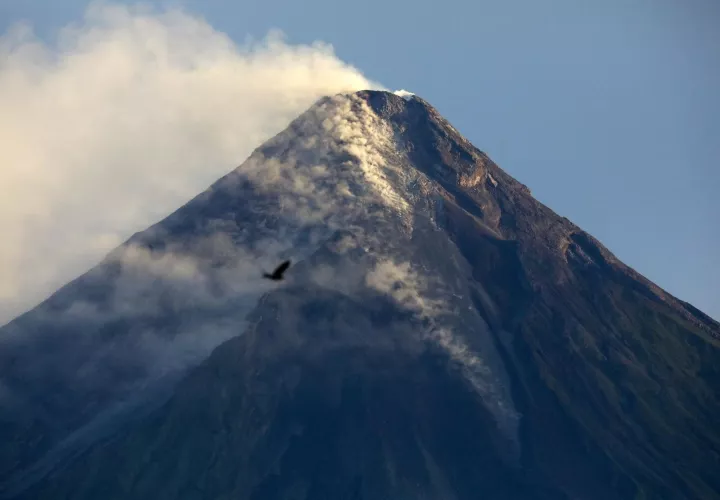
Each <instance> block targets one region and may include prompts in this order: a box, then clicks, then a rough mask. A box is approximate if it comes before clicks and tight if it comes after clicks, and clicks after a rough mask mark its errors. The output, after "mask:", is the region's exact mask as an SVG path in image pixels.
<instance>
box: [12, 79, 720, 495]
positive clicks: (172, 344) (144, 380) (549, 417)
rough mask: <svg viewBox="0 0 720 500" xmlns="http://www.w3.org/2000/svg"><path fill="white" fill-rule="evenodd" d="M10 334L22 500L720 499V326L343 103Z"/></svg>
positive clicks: (469, 169) (427, 123)
mask: <svg viewBox="0 0 720 500" xmlns="http://www.w3.org/2000/svg"><path fill="white" fill-rule="evenodd" d="M284 258H291V259H293V262H296V264H295V265H294V266H293V267H291V268H290V270H289V271H288V273H287V275H288V280H287V281H284V282H280V283H279V284H271V283H269V282H262V281H261V280H259V279H258V277H259V275H260V267H261V266H265V268H266V269H269V268H270V267H272V266H274V265H275V264H276V263H278V262H279V261H280V259H284ZM0 335H2V336H3V337H5V338H6V339H7V340H6V342H5V346H3V348H2V350H1V351H0V377H1V378H0V383H1V384H2V387H3V388H4V391H3V393H4V394H7V396H5V397H4V399H2V400H0V403H2V407H1V408H0V418H2V419H3V420H4V422H7V425H3V427H2V430H0V439H3V441H4V442H7V443H10V444H9V445H8V446H7V447H3V450H2V452H0V474H2V476H0V479H2V480H3V484H4V487H5V493H6V496H11V497H18V498H27V499H31V498H32V499H43V498H48V499H50V498H52V499H60V498H68V499H70V498H72V499H84V498H87V499H90V498H107V499H111V498H134V499H135V498H136V499H144V498H147V499H163V498H167V499H171V498H172V499H177V498H183V499H184V498H204V499H205V498H213V499H224V498H228V499H229V498H233V499H237V498H246V499H280V498H283V499H285V498H293V499H322V498H328V499H331V498H332V499H354V500H359V499H404V498H408V499H410V498H412V499H422V498H426V499H443V500H445V499H457V500H464V499H475V498H478V497H479V496H480V497H482V498H488V499H508V498H518V499H520V498H522V499H642V498H647V499H650V498H653V499H664V498H667V499H673V500H674V499H713V498H720V475H718V471H720V426H719V425H718V423H720V420H719V419H718V417H717V415H718V414H720V413H719V412H720V396H719V394H718V388H719V387H720V325H719V324H718V323H717V322H716V321H714V320H713V319H711V318H709V317H708V316H706V315H704V314H703V313H702V312H700V311H698V310H697V309H695V308H693V307H692V306H690V305H689V304H687V303H684V302H682V301H680V300H678V299H676V298H675V297H672V296H671V295H669V294H668V293H666V292H665V291H663V290H662V289H660V288H659V287H657V286H656V285H654V284H653V283H651V282H649V281H648V280H646V279H645V278H644V277H642V276H640V275H639V274H638V273H636V272H635V271H633V270H632V269H630V268H629V267H627V266H626V265H624V264H623V263H622V262H620V261H619V260H618V259H617V258H616V257H614V256H613V255H612V254H611V253H610V252H609V251H608V250H607V249H606V248H605V247H604V246H603V245H602V244H600V243H599V242H598V241H597V240H595V239H594V238H593V237H592V236H590V235H589V234H587V233H586V232H584V231H582V230H581V229H580V228H578V227H577V226H575V225H574V224H572V223H571V222H570V221H569V220H567V219H566V218H564V217H561V216H558V215H557V214H555V213H554V212H553V211H551V210H550V209H549V208H547V207H546V206H544V205H542V204H541V203H539V202H538V201H537V200H535V199H534V198H533V197H532V195H531V194H530V192H529V190H528V189H527V188H526V187H525V186H523V185H522V184H520V183H519V182H517V181H516V180H514V179H513V178H511V177H510V176H509V175H507V174H506V173H505V172H503V171H502V170H501V169H500V168H499V167H498V166H497V165H495V164H494V163H493V162H492V161H491V160H490V159H489V158H488V157H487V156H486V155H485V154H483V153H482V152H481V151H479V150H478V149H476V148H475V147H474V146H473V145H471V144H470V143H469V142H468V141H467V140H466V139H464V138H463V137H462V136H461V135H460V134H459V133H458V132H457V131H456V130H455V129H454V128H453V127H452V126H451V125H450V124H449V123H447V121H445V120H444V119H443V118H442V117H441V116H440V115H439V114H438V113H437V111H436V110H435V109H434V108H432V106H430V105H429V104H428V103H427V102H425V101H424V100H422V99H420V98H418V97H414V96H413V97H407V96H406V97H404V98H403V97H400V96H397V95H394V94H392V93H388V92H379V91H363V92H359V93H356V94H352V95H341V96H334V97H332V98H326V99H323V100H321V101H320V102H318V103H317V104H316V105H315V106H313V107H312V108H311V109H310V110H308V111H307V112H306V113H304V114H303V115H301V116H300V117H298V119H297V120H295V121H294V122H293V123H292V124H290V126H289V127H288V128H287V129H286V130H285V131H283V132H282V133H281V134H279V135H278V136H276V137H275V138H273V139H272V140H270V141H268V142H267V143H266V144H264V145H263V146H262V147H261V148H259V149H258V150H257V151H255V152H254V153H253V155H252V156H251V157H250V158H249V159H248V160H247V161H246V162H245V163H243V165H241V166H240V167H238V168H237V169H236V170H234V171H233V172H231V173H230V174H228V175H227V176H226V177H224V178H222V179H220V180H219V181H218V182H217V183H215V184H214V185H213V186H211V188H210V189H209V190H208V191H206V192H204V193H203V194H201V195H200V196H198V197H197V198H195V199H194V200H192V201H191V202H190V203H188V204H187V205H185V206H184V207H182V208H181V209H179V210H178V211H177V212H175V213H174V214H172V215H171V216H170V217H168V218H167V219H165V220H163V221H161V222H160V223H158V224H157V225H155V226H153V227H151V228H150V229H148V230H147V231H145V232H142V233H139V234H137V235H135V236H134V237H133V238H131V239H130V240H129V241H128V242H127V243H126V244H125V245H123V246H122V247H121V248H120V249H118V250H117V251H116V252H114V253H113V254H111V255H110V256H108V258H107V259H106V260H105V261H104V262H103V263H102V264H101V265H100V266H98V267H97V268H96V269H94V270H92V271H90V272H89V273H88V274H87V275H85V276H83V277H81V278H79V279H78V280H76V281H75V282H73V283H71V284H70V285H68V286H67V287H65V288H64V289H62V290H60V291H59V292H58V293H57V294H55V295H54V296H53V297H51V298H50V299H49V300H48V301H47V302H46V303H44V304H42V305H41V306H39V307H38V308H37V309H35V310H33V311H30V312H29V313H27V314H25V315H23V316H22V317H20V318H18V319H17V320H16V321H14V322H12V323H11V324H9V325H8V326H6V327H5V328H4V329H3V330H2V331H1V332H0Z"/></svg>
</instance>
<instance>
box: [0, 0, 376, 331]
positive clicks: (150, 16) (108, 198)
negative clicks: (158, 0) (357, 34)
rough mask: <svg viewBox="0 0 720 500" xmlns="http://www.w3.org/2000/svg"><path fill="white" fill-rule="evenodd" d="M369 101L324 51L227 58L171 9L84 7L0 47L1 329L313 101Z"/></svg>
mask: <svg viewBox="0 0 720 500" xmlns="http://www.w3.org/2000/svg"><path fill="white" fill-rule="evenodd" d="M367 88H376V89H377V88H382V87H381V86H380V85H378V84H376V83H374V82H371V81H369V80H367V79H366V78H365V77H364V76H363V75H362V74H361V73H360V72H359V71H358V70H357V69H355V68H353V67H352V66H350V65H348V64H345V63H344V62H342V61H341V60H339V59H338V58H337V57H336V56H335V55H334V53H333V50H332V47H330V46H328V45H325V44H322V43H315V44H312V45H300V46H294V45H289V44H287V43H286V42H285V41H284V40H283V38H282V35H281V34H279V33H277V32H272V33H270V34H269V35H268V36H267V37H266V38H265V39H263V40H260V41H250V42H248V43H247V44H245V45H243V46H238V45H236V44H235V43H234V42H233V41H232V40H231V39H230V38H229V37H227V36H226V35H224V34H223V33H219V32H217V31H216V30H214V29H213V28H212V26H210V25H208V24H207V23H206V22H204V21H203V20H201V19H198V18H196V17H194V16H192V15H190V14H188V13H186V12H183V11H181V10H177V9H170V10H166V11H162V12H159V11H154V10H151V9H147V8H130V7H127V6H122V5H113V4H103V5H97V6H91V7H90V8H89V9H88V10H87V12H86V15H85V17H84V19H83V21H82V22H81V23H79V24H77V25H72V26H68V27H66V28H65V29H64V30H63V31H62V32H61V34H60V36H59V37H58V39H57V40H56V41H55V42H54V43H53V44H45V43H43V42H42V41H41V40H40V39H38V38H37V37H36V36H35V35H34V34H33V33H32V31H31V30H30V29H29V28H28V27H27V26H22V25H18V26H15V27H13V28H12V29H11V30H10V31H9V32H7V33H6V34H5V35H4V36H2V37H1V38H0V109H2V113H0V137H2V154H3V165H2V169H0V190H1V192H0V233H1V234H2V235H3V244H2V245H0V324H2V323H5V322H6V321H8V320H10V319H11V318H12V317H14V316H15V315H17V314H18V313H20V312H22V311H23V310H24V309H27V308H28V307H31V306H33V305H34V304H36V303H37V302H39V301H40V300H42V299H43V298H44V297H45V296H46V295H47V294H48V293H49V292H51V291H53V290H55V289H57V288H58V287H59V286H61V285H62V284H63V283H65V282H67V281H68V280H69V279H72V278H73V277H75V276H77V275H78V274H80V273H82V272H84V271H85V270H87V269H88V268H90V267H92V266H93V265H94V264H96V263H97V262H98V261H99V260H100V259H101V258H102V257H103V256H104V255H105V254H106V253H107V252H108V251H110V250H111V249H113V248H114V247H116V246H117V245H118V244H119V243H121V242H122V241H123V240H124V239H126V238H127V237H128V236H130V235H131V234H132V233H133V232H136V231H138V230H142V229H144V228H145V227H147V226H148V225H150V224H152V223H154V222H156V221H157V220H159V219H161V218H162V217H164V216H166V215H167V214H169V213H170V212H171V211H172V210H174V209H176V208H178V207H179V206H181V205H182V204H184V203H185V202H186V201H188V200H189V199H190V198H192V197H193V196H194V195H196V194H197V193H199V192H201V191H203V190H204V189H206V188H207V187H208V186H209V185H210V184H211V183H212V182H213V181H215V180H216V179H217V178H218V177H220V176H222V175H224V174H225V173H227V172H228V171H229V170H232V169H233V168H234V167H235V166H236V165H237V164H239V163H240V162H241V161H242V160H244V159H245V158H246V157H247V156H248V155H249V154H250V153H251V151H252V150H253V149H254V148H255V147H257V146H259V145H260V144H261V143H262V142H263V141H264V140H266V139H268V138H270V137H271V136H273V135H274V134H275V133H277V132H279V131H280V130H281V129H282V128H284V127H285V126H286V125H287V124H288V123H289V121H290V120H291V119H293V118H294V117H295V116H296V115H298V114H299V113H300V112H302V111H303V110H304V109H306V108H307V107H308V106H310V105H311V104H312V103H313V102H315V101H316V100H317V99H318V98H320V97H321V96H323V95H331V94H336V93H339V92H348V91H354V90H360V89H367Z"/></svg>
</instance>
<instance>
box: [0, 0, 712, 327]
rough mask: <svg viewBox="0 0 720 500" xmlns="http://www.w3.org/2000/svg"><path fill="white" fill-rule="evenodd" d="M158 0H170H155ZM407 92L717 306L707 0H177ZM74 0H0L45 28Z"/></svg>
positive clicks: (234, 32)
mask: <svg viewBox="0 0 720 500" xmlns="http://www.w3.org/2000/svg"><path fill="white" fill-rule="evenodd" d="M165 5H168V4H165ZM170 5H179V6H182V7H183V8H184V9H185V10H186V11H188V12H190V13H193V14H197V15H200V16H203V17H204V18H205V19H206V20H207V22H208V23H209V24H211V25H212V26H213V27H214V28H215V29H216V30H219V31H221V32H225V33H227V34H228V35H229V36H230V37H232V38H233V40H236V41H237V42H238V43H242V41H243V40H244V39H245V38H246V37H247V36H248V35H252V36H255V37H262V36H264V35H265V34H266V33H267V32H268V30H270V29H272V28H278V29H280V30H282V31H283V32H284V33H285V34H286V36H287V42H288V43H290V44H298V43H311V42H313V41H315V40H321V41H324V42H327V43H330V44H332V45H333V47H334V49H335V53H336V55H337V56H338V57H339V58H340V59H341V60H343V61H345V62H348V63H350V64H352V65H354V66H355V67H357V68H359V69H360V70H361V71H362V72H363V74H364V75H365V76H367V77H368V78H370V79H372V80H375V81H379V82H381V83H382V84H383V85H385V86H386V87H388V88H393V89H398V88H404V89H407V90H410V91H412V92H415V93H416V94H418V95H420V96H421V97H423V98H425V99H426V100H428V101H429V102H430V103H431V104H433V105H434V106H435V107H437V108H438V109H439V111H440V112H441V113H442V114H443V115H444V116H445V117H446V118H448V119H449V120H450V122H451V123H453V125H454V126H455V127H456V128H457V129H458V130H459V131H460V132H462V133H463V134H464V135H466V136H467V137H468V138H469V139H470V140H471V141H472V142H473V143H474V144H475V145H476V146H477V147H479V148H480V149H482V150H484V151H485V152H487V153H488V154H489V155H490V156H491V157H492V158H493V159H494V160H495V161H496V162H497V163H498V164H499V165H500V166H501V167H502V168H504V169H505V170H506V171H507V172H508V173H510V174H511V175H513V176H514V177H516V178H517V179H518V180H520V181H521V182H523V183H525V184H526V185H528V187H529V188H530V189H531V190H532V192H533V194H534V195H535V196H536V197H537V198H538V199H539V200H540V201H542V202H543V203H545V204H547V205H548V206H550V207H551V208H552V209H554V210H555V211H556V212H558V213H560V214H561V215H564V216H566V217H568V218H569V219H570V220H572V221H573V222H575V223H576V224H578V225H579V226H581V227H582V228H583V229H585V230H587V231H588V232H590V233H591V234H593V235H594V236H596V237H597V238H598V239H600V240H601V241H602V242H603V243H604V244H605V245H606V246H607V247H608V248H610V250H611V251H613V252H614V253H615V254H616V255H617V256H618V257H619V258H621V259H622V260H623V261H625V262H626V263H627V264H629V265H631V266H632V267H634V268H635V269H636V270H638V271H639V272H641V273H642V274H644V275H645V276H646V277H648V278H649V279H651V280H653V281H654V282H656V283H657V284H658V285H660V286H661V287H663V288H665V289H666V290H668V291H669V292H670V293H672V294H674V295H676V296H678V297H679V298H681V299H683V300H687V301H689V302H691V303H692V304H694V305H695V306H697V307H699V308H700V309H702V310H704V311H705V312H707V313H709V314H710V315H711V316H713V317H715V318H716V319H718V318H720V262H719V261H720V215H719V214H720V201H719V200H720V198H718V196H717V193H718V192H720V166H719V165H718V163H719V160H720V91H719V90H718V89H720V29H718V26H720V2H717V1H716V0H686V1H680V0H603V1H593V2H589V1H583V0H574V1H571V0H549V1H546V2H537V1H535V0H505V1H499V0H498V1H492V2H490V1H482V0H479V1H476V2H460V1H454V0H446V1H444V2H429V1H414V2H404V1H395V2H381V1H378V0H369V1H365V2H362V3H343V2H337V1H334V0H333V1H331V0H307V1H304V2H296V1H287V0H285V1H280V0H262V1H260V0H252V1H244V2H230V1H220V0H203V1H200V0H184V1H178V2H174V3H172V4H170ZM85 7H86V2H83V1H77V0H64V1H63V2H58V1H55V0H23V1H22V2H15V1H10V0H0V31H2V32H5V30H6V29H7V28H8V27H9V26H10V25H11V24H13V23H15V22H17V21H21V20H24V21H27V22H30V23H32V25H33V26H34V28H35V30H36V32H37V33H38V34H39V35H40V36H41V37H43V38H47V39H51V38H52V36H53V34H54V33H55V31H56V30H57V29H58V28H60V27H62V26H64V25H66V24H67V23H68V22H74V21H78V20H80V19H81V17H82V14H83V11H84V9H85Z"/></svg>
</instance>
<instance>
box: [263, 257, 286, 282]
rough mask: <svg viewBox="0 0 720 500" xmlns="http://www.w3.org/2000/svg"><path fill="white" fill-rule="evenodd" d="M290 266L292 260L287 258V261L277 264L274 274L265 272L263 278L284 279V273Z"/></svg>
mask: <svg viewBox="0 0 720 500" xmlns="http://www.w3.org/2000/svg"><path fill="white" fill-rule="evenodd" d="M288 267H290V261H289V260H286V261H285V262H283V263H282V264H280V265H279V266H277V268H275V270H274V271H273V272H272V274H268V273H263V278H267V279H269V280H273V281H280V280H282V279H283V273H284V272H285V271H286V270H287V268H288Z"/></svg>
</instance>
